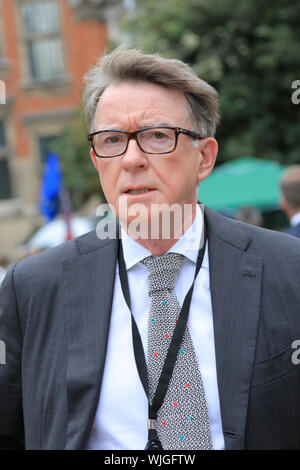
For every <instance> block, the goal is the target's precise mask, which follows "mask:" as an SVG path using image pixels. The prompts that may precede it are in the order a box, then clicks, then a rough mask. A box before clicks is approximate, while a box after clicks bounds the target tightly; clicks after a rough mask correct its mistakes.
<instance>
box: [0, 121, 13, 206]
mask: <svg viewBox="0 0 300 470" xmlns="http://www.w3.org/2000/svg"><path fill="white" fill-rule="evenodd" d="M11 197H12V191H11V181H10V171H9V165H8V150H7V145H6V138H5V128H4V121H2V120H0V199H10V198H11Z"/></svg>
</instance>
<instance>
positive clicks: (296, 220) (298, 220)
mask: <svg viewBox="0 0 300 470" xmlns="http://www.w3.org/2000/svg"><path fill="white" fill-rule="evenodd" d="M290 224H291V226H292V227H296V225H298V224H300V212H297V213H296V214H294V215H293V217H292V218H291V220H290Z"/></svg>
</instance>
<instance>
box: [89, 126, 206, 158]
mask: <svg viewBox="0 0 300 470" xmlns="http://www.w3.org/2000/svg"><path fill="white" fill-rule="evenodd" d="M179 134H184V135H187V136H189V137H192V138H193V139H204V137H202V136H201V135H200V134H197V132H193V131H189V130H187V129H182V128H181V127H170V126H162V127H146V128H144V129H139V130H138V131H134V132H126V131H120V130H115V129H112V130H110V129H107V130H106V129H104V130H101V131H97V132H92V133H90V134H88V136H87V137H88V140H89V141H90V143H91V146H92V148H93V150H94V152H95V155H96V156H97V157H100V158H113V157H119V156H120V155H123V154H124V153H125V152H126V151H127V148H128V144H129V141H130V140H131V139H134V140H135V141H136V143H137V144H138V146H139V148H140V149H141V151H142V152H145V153H150V154H153V155H162V154H166V153H171V152H173V151H174V150H175V149H176V146H177V141H178V136H179Z"/></svg>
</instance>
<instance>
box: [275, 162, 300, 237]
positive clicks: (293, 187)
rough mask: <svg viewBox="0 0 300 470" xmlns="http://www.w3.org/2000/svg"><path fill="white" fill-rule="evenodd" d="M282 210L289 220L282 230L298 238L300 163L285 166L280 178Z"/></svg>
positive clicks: (299, 230)
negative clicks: (288, 223) (286, 226)
mask: <svg viewBox="0 0 300 470" xmlns="http://www.w3.org/2000/svg"><path fill="white" fill-rule="evenodd" d="M280 189H281V200H280V204H281V207H282V210H283V211H284V213H285V214H286V216H287V218H288V219H289V221H290V227H288V228H285V229H284V230H283V231H284V232H285V233H288V234H289V235H294V236H295V237H299V238H300V165H292V166H290V167H289V168H287V169H286V170H285V171H284V172H283V174H282V176H281V179H280Z"/></svg>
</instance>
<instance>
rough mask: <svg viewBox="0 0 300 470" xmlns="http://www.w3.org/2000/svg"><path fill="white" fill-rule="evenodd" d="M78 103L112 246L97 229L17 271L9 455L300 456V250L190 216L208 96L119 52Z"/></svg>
mask: <svg viewBox="0 0 300 470" xmlns="http://www.w3.org/2000/svg"><path fill="white" fill-rule="evenodd" d="M85 102H86V115H87V122H88V126H89V129H90V134H89V140H90V142H91V158H92V161H93V163H94V165H95V167H96V169H97V171H98V172H99V177H100V181H101V184H102V188H103V190H104V193H105V195H106V198H107V201H108V203H109V204H110V206H111V207H112V209H113V211H114V212H115V215H116V219H118V220H119V221H120V227H121V228H120V230H118V233H120V237H119V236H116V237H113V236H110V237H108V238H106V239H105V238H104V236H103V231H102V228H101V227H100V229H99V230H98V229H97V233H98V237H97V235H96V233H95V232H94V231H93V232H90V233H88V234H86V235H84V236H82V237H79V238H77V239H75V240H72V241H70V242H68V243H66V244H64V245H61V246H60V247H58V248H54V249H51V250H48V251H46V252H44V253H42V254H41V255H38V256H33V257H29V258H27V259H25V260H23V261H21V262H19V263H17V264H15V265H13V266H12V267H11V268H10V269H9V272H8V274H7V276H6V279H5V281H4V283H3V286H2V290H1V294H0V299H1V300H0V315H1V317H0V318H1V323H0V325H1V329H0V338H1V340H3V341H4V342H5V344H6V364H5V365H2V366H1V367H0V374H1V375H0V390H1V397H2V399H1V403H0V407H1V420H0V443H1V446H2V447H3V448H16V447H21V448H22V447H24V445H25V447H26V448H27V449H37V448H41V449H114V450H115V449H144V448H145V447H147V448H150V449H151V448H152V449H154V448H156V449H157V448H163V449H164V450H169V449H293V448H300V426H299V424H300V404H299V400H298V397H299V387H300V368H299V365H298V364H299V360H298V353H297V351H298V350H297V345H298V343H297V341H298V340H299V338H300V322H299V305H300V290H299V279H300V263H299V261H300V243H299V241H298V240H297V239H293V238H292V237H288V236H286V235H284V234H279V233H275V232H272V231H268V230H264V229H262V228H258V227H254V226H253V227H252V226H249V225H247V224H243V223H240V222H237V221H234V220H231V219H227V218H226V217H223V216H221V215H219V214H218V213H216V212H214V211H212V210H210V209H209V208H207V207H204V209H203V207H202V208H201V207H200V205H198V204H197V185H198V183H199V182H201V181H203V180H204V179H205V178H207V177H208V176H209V174H210V173H211V171H212V169H213V166H214V164H215V159H216V155H217V143H216V141H215V139H214V132H215V128H216V124H217V121H218V113H217V103H216V92H215V91H214V89H213V88H212V87H210V86H209V85H208V84H207V83H205V82H203V81H202V80H200V79H199V78H198V77H196V75H195V74H194V73H193V72H192V70H191V69H190V68H189V67H188V66H187V65H185V64H183V63H182V62H180V61H176V60H169V59H164V58H162V57H160V56H159V55H146V54H143V53H141V52H139V51H136V50H126V49H122V48H121V49H117V50H115V51H114V52H112V53H111V54H107V55H106V56H104V57H103V58H102V59H101V60H100V62H99V63H98V64H97V65H96V67H94V68H93V69H91V70H90V71H89V72H88V74H87V76H86V89H85ZM216 190H218V188H216ZM157 208H159V209H161V211H157ZM173 209H174V211H173ZM185 209H187V210H186V211H185ZM203 212H204V219H203ZM172 214H173V215H172ZM178 214H179V217H178ZM165 215H170V219H169V220H170V223H169V224H167V227H166V226H163V224H162V219H163V217H164V216H165ZM171 216H172V217H171ZM137 218H138V223H136V222H137V220H136V219H137ZM167 229H169V231H168V230H167ZM100 232H101V233H102V235H101V236H100ZM108 232H109V230H108ZM202 235H203V237H202ZM119 238H120V239H119ZM186 321H187V325H186V326H185V322H186ZM298 347H299V346H298ZM148 398H149V399H148Z"/></svg>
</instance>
